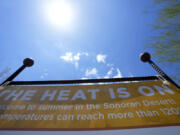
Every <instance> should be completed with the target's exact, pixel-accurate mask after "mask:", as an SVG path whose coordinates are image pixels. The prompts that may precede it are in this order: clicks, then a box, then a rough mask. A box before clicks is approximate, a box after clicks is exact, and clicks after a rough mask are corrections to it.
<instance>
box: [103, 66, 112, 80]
mask: <svg viewBox="0 0 180 135" xmlns="http://www.w3.org/2000/svg"><path fill="white" fill-rule="evenodd" d="M113 70H114V68H113V67H111V69H110V70H109V71H108V72H107V74H106V76H105V77H104V78H110V76H111V75H112V73H113Z"/></svg>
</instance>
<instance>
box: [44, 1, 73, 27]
mask: <svg viewBox="0 0 180 135" xmlns="http://www.w3.org/2000/svg"><path fill="white" fill-rule="evenodd" d="M45 16H46V18H47V20H48V21H49V22H50V23H51V24H52V25H54V26H56V27H60V28H69V27H70V26H71V25H72V21H73V17H74V15H73V10H72V7H71V5H70V4H69V3H67V2H66V1H62V0H51V1H49V2H48V3H47V4H46V6H45Z"/></svg>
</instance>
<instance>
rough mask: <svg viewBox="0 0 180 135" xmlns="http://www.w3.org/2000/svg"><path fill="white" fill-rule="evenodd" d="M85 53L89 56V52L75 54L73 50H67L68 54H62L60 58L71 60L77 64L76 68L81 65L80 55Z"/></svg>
mask: <svg viewBox="0 0 180 135" xmlns="http://www.w3.org/2000/svg"><path fill="white" fill-rule="evenodd" d="M82 55H85V56H88V53H86V52H83V53H79V52H78V53H76V54H75V55H73V53H72V52H66V54H65V55H64V56H60V58H61V59H62V60H64V61H66V62H71V63H73V64H74V65H75V67H76V68H78V66H79V63H78V62H79V60H80V56H82Z"/></svg>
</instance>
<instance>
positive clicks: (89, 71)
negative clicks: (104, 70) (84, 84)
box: [85, 68, 98, 76]
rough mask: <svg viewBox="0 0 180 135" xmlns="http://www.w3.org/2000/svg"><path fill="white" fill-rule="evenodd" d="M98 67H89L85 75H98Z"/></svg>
mask: <svg viewBox="0 0 180 135" xmlns="http://www.w3.org/2000/svg"><path fill="white" fill-rule="evenodd" d="M97 73H98V71H97V69H96V68H92V69H90V70H89V69H87V70H86V72H85V76H97Z"/></svg>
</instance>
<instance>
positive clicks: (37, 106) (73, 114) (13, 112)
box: [0, 81, 180, 130]
mask: <svg viewBox="0 0 180 135" xmlns="http://www.w3.org/2000/svg"><path fill="white" fill-rule="evenodd" d="M171 125H180V90H179V89H178V88H176V87H175V86H173V85H170V86H163V85H162V82H161V81H145V82H131V83H114V84H99V85H78V86H77V85H75V86H8V87H7V88H5V89H3V90H1V91H0V130H100V129H102V130H104V129H125V128H142V127H154V126H171Z"/></svg>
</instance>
